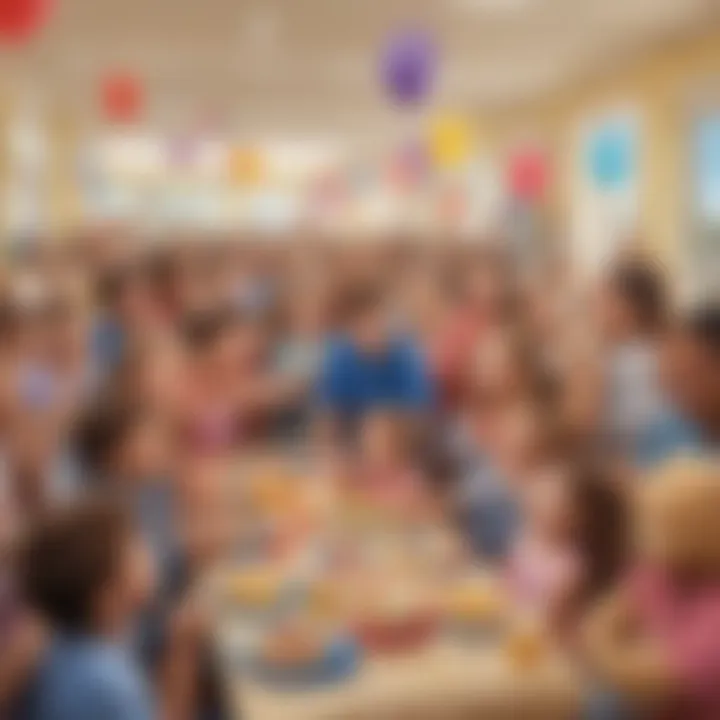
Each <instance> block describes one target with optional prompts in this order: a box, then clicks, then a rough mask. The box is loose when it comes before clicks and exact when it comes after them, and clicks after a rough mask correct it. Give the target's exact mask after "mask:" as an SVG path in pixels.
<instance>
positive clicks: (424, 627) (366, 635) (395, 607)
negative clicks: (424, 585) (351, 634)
mask: <svg viewBox="0 0 720 720" xmlns="http://www.w3.org/2000/svg"><path fill="white" fill-rule="evenodd" d="M437 621H438V617H437V613H436V612H435V610H434V608H433V607H432V605H431V604H430V602H428V600H427V597H426V596H424V594H422V593H420V592H418V589H417V588H412V587H410V586H396V587H394V588H390V589H389V591H387V592H381V593H380V594H379V595H378V597H377V598H373V599H371V601H370V604H369V605H368V606H366V607H365V608H364V612H363V613H362V615H361V617H360V620H359V622H358V624H357V633H358V636H359V638H360V639H361V641H362V642H363V644H364V645H365V646H366V647H368V648H370V649H372V650H375V651H378V652H396V651H403V650H409V649H415V648H417V647H419V646H421V645H423V644H425V643H426V642H427V641H429V640H430V639H431V638H432V637H433V636H434V634H435V631H436V629H437V626H438V622H437Z"/></svg>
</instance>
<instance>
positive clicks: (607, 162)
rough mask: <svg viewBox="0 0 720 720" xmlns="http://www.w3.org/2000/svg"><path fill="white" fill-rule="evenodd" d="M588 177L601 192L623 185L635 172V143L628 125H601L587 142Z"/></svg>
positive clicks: (618, 123)
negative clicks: (589, 176)
mask: <svg viewBox="0 0 720 720" xmlns="http://www.w3.org/2000/svg"><path fill="white" fill-rule="evenodd" d="M587 160H588V165H589V170H590V175H591V177H592V179H593V181H594V182H595V184H596V185H597V187H599V188H601V189H603V190H613V189H616V188H619V187H622V186H623V185H625V184H626V183H627V182H628V181H629V180H630V179H631V177H632V175H633V173H634V171H635V143H634V136H633V133H632V129H631V127H630V126H629V125H628V124H627V123H621V122H610V123H606V124H604V125H602V126H600V127H599V128H598V129H597V130H596V131H595V133H594V134H593V135H592V137H591V138H590V141H589V143H588V158H587Z"/></svg>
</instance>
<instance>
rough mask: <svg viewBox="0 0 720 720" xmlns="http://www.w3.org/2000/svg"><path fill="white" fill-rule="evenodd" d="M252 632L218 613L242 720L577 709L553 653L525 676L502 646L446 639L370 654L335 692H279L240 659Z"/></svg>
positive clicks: (540, 714)
mask: <svg viewBox="0 0 720 720" xmlns="http://www.w3.org/2000/svg"><path fill="white" fill-rule="evenodd" d="M227 570H230V568H226V570H225V571H223V573H221V574H220V575H219V576H216V577H217V579H218V580H222V575H223V574H225V573H226V572H227ZM249 627H250V626H249V625H248V623H247V620H243V619H242V617H241V616H240V615H239V614H235V613H233V612H231V611H230V612H226V611H224V612H220V611H218V612H217V613H216V623H215V633H216V647H217V649H218V654H219V656H220V658H221V668H222V672H223V674H224V678H225V687H226V696H227V698H228V702H229V705H230V707H231V710H232V713H233V717H234V718H237V719H238V720H240V718H242V720H404V719H407V720H453V719H454V718H478V720H565V719H567V720H570V718H574V717H576V716H577V713H578V708H579V706H580V695H581V687H582V683H581V681H580V677H579V674H578V673H577V672H576V669H575V668H574V667H573V666H572V665H571V664H570V663H569V662H568V661H567V660H566V659H565V658H563V657H562V656H560V655H558V654H555V653H553V652H552V650H550V649H548V650H547V655H546V656H545V657H543V658H542V660H541V661H540V662H537V663H534V664H531V665H530V666H528V667H526V668H524V669H523V668H521V667H519V666H518V665H517V664H515V663H513V662H512V661H511V660H510V657H509V654H508V653H507V652H506V651H505V650H504V649H503V648H502V647H501V646H500V645H499V644H498V643H495V644H493V643H490V642H485V643H482V642H479V641H476V642H467V641H463V640H462V639H460V638H452V637H450V636H448V635H447V634H441V635H439V636H438V639H437V640H436V641H435V642H433V643H431V644H430V645H428V646H427V647H425V648H424V649H422V650H420V651H417V652H414V653H413V654H407V655H367V656H366V657H365V658H364V660H363V662H362V665H361V667H360V669H359V671H358V672H357V674H356V675H355V676H353V677H352V678H350V679H348V680H347V681H345V682H342V683H340V684H337V685H332V686H328V687H321V688H304V689H299V690H298V689H295V690H289V689H286V688H283V689H277V688H274V687H271V686H266V685H264V684H262V683H261V682H259V681H257V680H256V679H254V677H253V675H252V673H247V672H246V670H245V667H246V666H244V665H243V663H242V662H239V660H238V656H239V654H240V653H239V652H238V648H239V646H241V645H242V644H243V642H245V641H247V637H248V632H249ZM250 632H251V631H250Z"/></svg>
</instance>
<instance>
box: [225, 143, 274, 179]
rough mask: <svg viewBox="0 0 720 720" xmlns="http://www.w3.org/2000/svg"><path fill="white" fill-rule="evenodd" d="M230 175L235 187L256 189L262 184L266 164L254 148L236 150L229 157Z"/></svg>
mask: <svg viewBox="0 0 720 720" xmlns="http://www.w3.org/2000/svg"><path fill="white" fill-rule="evenodd" d="M228 174H229V176H230V180H231V182H232V183H233V184H234V185H237V186H245V187H254V186H257V185H260V184H261V183H262V180H263V177H264V176H265V163H264V160H263V156H262V154H261V153H260V152H259V151H258V150H255V149H254V148H235V149H234V150H231V151H230V153H229V156H228Z"/></svg>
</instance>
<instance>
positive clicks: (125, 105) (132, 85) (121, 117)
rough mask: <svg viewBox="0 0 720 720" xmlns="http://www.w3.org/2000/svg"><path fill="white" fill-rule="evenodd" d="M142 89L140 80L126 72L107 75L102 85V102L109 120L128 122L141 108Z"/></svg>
mask: <svg viewBox="0 0 720 720" xmlns="http://www.w3.org/2000/svg"><path fill="white" fill-rule="evenodd" d="M143 101H144V91H143V87H142V85H141V84H140V81H139V80H138V79H137V78H136V77H135V76H133V75H130V74H128V73H117V74H115V75H111V76H109V77H107V78H106V79H105V80H104V82H103V86H102V104H103V110H104V111H105V115H106V117H107V118H108V119H109V120H112V121H113V122H118V123H130V122H133V121H134V120H136V119H137V118H138V116H139V115H140V111H141V110H142V106H143Z"/></svg>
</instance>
